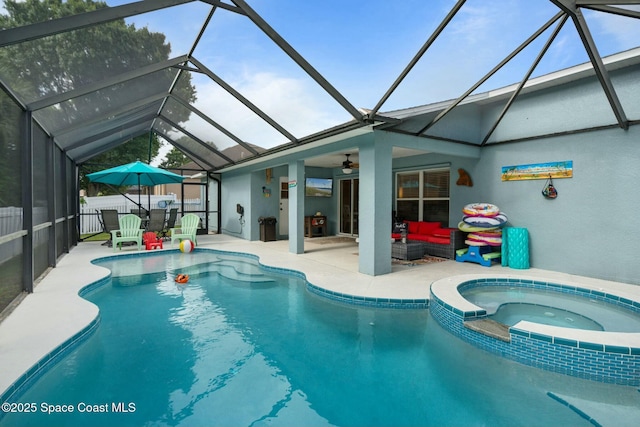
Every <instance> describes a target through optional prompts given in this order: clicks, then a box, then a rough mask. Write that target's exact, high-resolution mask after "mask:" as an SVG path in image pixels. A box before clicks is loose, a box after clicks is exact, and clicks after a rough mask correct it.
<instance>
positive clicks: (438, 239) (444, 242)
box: [422, 236, 451, 245]
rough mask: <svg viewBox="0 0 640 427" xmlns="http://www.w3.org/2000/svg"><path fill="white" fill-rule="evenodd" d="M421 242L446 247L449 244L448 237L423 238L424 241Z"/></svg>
mask: <svg viewBox="0 0 640 427" xmlns="http://www.w3.org/2000/svg"><path fill="white" fill-rule="evenodd" d="M422 241H424V242H429V243H437V244H439V245H448V244H449V243H451V239H449V238H448V237H436V236H424V239H422Z"/></svg>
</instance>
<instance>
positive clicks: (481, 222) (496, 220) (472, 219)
mask: <svg viewBox="0 0 640 427" xmlns="http://www.w3.org/2000/svg"><path fill="white" fill-rule="evenodd" d="M462 221H464V222H465V224H469V225H472V226H474V227H484V228H496V227H502V226H503V225H504V224H506V222H507V221H508V219H507V216H506V215H505V214H503V213H499V214H498V215H496V216H494V217H485V216H465V217H464V218H462Z"/></svg>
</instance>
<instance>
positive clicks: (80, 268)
mask: <svg viewBox="0 0 640 427" xmlns="http://www.w3.org/2000/svg"><path fill="white" fill-rule="evenodd" d="M198 241H199V247H201V248H211V249H217V250H224V251H231V252H242V253H249V254H254V255H257V256H258V257H259V258H260V262H261V263H262V264H264V265H268V266H273V267H280V268H287V269H292V270H298V271H301V272H303V273H304V274H305V275H306V278H307V280H308V281H309V282H310V283H311V284H313V285H315V286H318V287H320V288H323V289H327V290H331V291H336V292H340V293H343V294H348V295H354V296H366V297H379V298H396V299H427V298H429V289H430V285H431V283H433V282H434V281H436V280H438V279H442V278H445V277H450V276H458V275H471V277H473V276H478V275H486V274H492V275H493V274H495V275H510V276H520V277H521V276H529V277H537V278H546V279H551V280H557V281H560V282H562V281H571V282H576V281H579V282H581V283H585V284H591V285H594V286H598V287H601V288H604V289H615V288H618V287H626V286H628V285H624V284H619V283H615V282H607V281H602V280H597V279H592V278H585V277H578V276H574V275H568V274H564V273H557V272H552V271H545V270H540V269H528V270H514V269H511V268H508V267H501V266H500V265H498V264H494V265H493V266H492V267H482V266H480V265H477V264H473V263H460V262H455V261H450V260H445V261H441V262H427V263H394V264H393V272H392V273H390V274H386V275H381V276H369V275H366V274H362V273H359V272H358V245H357V243H356V242H355V240H353V239H348V238H342V237H339V238H336V237H328V238H312V239H306V240H305V253H304V254H301V255H295V254H292V253H290V252H289V242H288V241H287V240H280V241H273V242H262V241H246V240H243V239H237V238H234V237H231V236H227V235H220V234H216V235H203V236H198ZM169 246H170V245H167V247H169ZM135 252H136V250H135V247H128V248H125V249H124V250H123V251H122V253H123V254H131V253H135ZM112 255H113V252H112V251H111V248H108V247H106V246H102V245H101V242H84V243H81V244H79V245H78V246H76V247H74V248H73V249H72V250H71V252H70V253H69V254H68V255H66V256H64V257H63V258H62V259H61V260H60V262H59V264H58V266H57V268H55V269H52V270H50V272H49V273H48V274H47V275H46V276H45V277H44V278H43V279H42V280H40V281H39V283H37V285H36V287H35V290H34V292H33V293H32V294H29V295H27V296H26V297H25V298H24V300H23V301H22V302H21V303H20V304H18V305H17V306H16V307H15V309H14V310H13V311H12V312H10V313H9V314H8V315H6V314H5V318H4V319H0V321H1V322H0V348H2V349H3V350H2V352H0V365H1V366H2V367H3V369H2V374H0V390H1V391H2V392H4V391H5V390H6V389H7V388H8V387H9V386H11V384H13V383H14V382H15V381H16V380H17V379H18V378H19V377H20V376H21V375H22V374H23V373H24V372H25V371H27V370H28V369H30V368H31V367H32V366H33V365H34V364H36V363H37V362H38V361H39V360H41V359H42V358H43V357H45V356H46V355H47V354H48V353H50V352H51V351H52V350H53V349H55V348H56V347H58V346H59V345H60V344H62V343H63V342H65V341H66V340H68V339H69V338H70V337H73V336H74V335H75V334H77V333H78V332H79V331H80V330H82V329H83V328H85V327H86V326H87V325H89V324H90V323H91V322H92V321H93V320H94V319H95V318H96V316H97V315H98V309H97V307H96V306H94V305H93V304H91V303H88V302H87V301H85V300H84V299H82V298H80V297H79V296H78V291H79V290H80V289H82V288H83V287H84V286H86V285H87V284H90V283H93V282H95V281H98V280H100V279H101V278H103V277H105V276H106V274H107V273H108V271H106V270H105V269H104V268H102V267H98V266H95V265H92V264H91V263H90V261H91V260H93V259H96V258H99V257H102V256H112Z"/></svg>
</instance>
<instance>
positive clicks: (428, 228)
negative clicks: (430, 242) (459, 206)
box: [418, 221, 440, 234]
mask: <svg viewBox="0 0 640 427" xmlns="http://www.w3.org/2000/svg"><path fill="white" fill-rule="evenodd" d="M418 224H420V225H419V227H418V233H419V234H433V232H434V231H435V230H436V229H438V228H440V223H439V222H427V221H420V222H419V223H418Z"/></svg>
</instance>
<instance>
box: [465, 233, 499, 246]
mask: <svg viewBox="0 0 640 427" xmlns="http://www.w3.org/2000/svg"><path fill="white" fill-rule="evenodd" d="M482 234H483V233H469V236H467V238H468V239H469V240H473V241H474V242H485V243H486V244H488V245H490V246H500V245H501V244H502V237H501V236H500V235H498V236H487V235H484V236H483V235H482ZM484 234H488V233H484Z"/></svg>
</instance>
